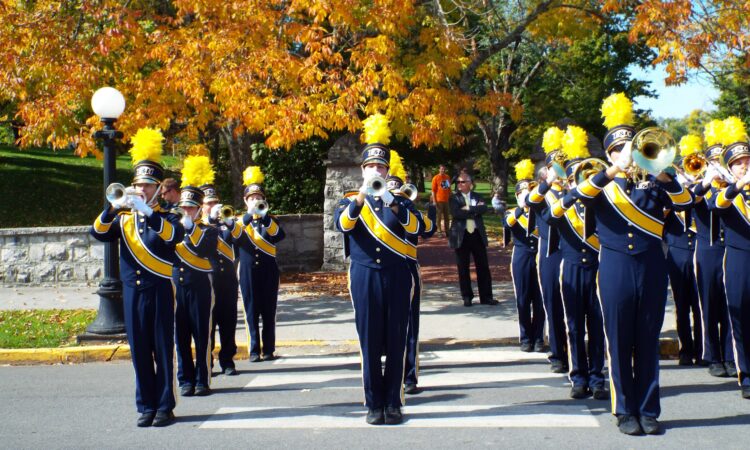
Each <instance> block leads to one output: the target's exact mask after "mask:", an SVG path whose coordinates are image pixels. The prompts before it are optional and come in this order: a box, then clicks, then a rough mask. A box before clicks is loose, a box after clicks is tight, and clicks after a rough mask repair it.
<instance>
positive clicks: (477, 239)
mask: <svg viewBox="0 0 750 450" xmlns="http://www.w3.org/2000/svg"><path fill="white" fill-rule="evenodd" d="M455 252H456V265H457V266H458V284H459V286H460V287H461V297H463V298H464V299H467V298H468V299H472V298H474V291H473V290H472V288H471V271H470V267H469V265H470V263H471V260H470V258H471V257H472V256H473V257H474V265H475V266H476V268H477V287H478V289H479V300H480V301H486V300H491V299H492V277H491V275H490V265H489V261H488V259H487V248H486V247H485V246H484V241H483V240H482V236H481V235H480V233H479V231H478V230H475V231H474V232H473V233H469V232H468V231H465V232H464V238H463V241H461V246H460V247H459V248H457V249H455Z"/></svg>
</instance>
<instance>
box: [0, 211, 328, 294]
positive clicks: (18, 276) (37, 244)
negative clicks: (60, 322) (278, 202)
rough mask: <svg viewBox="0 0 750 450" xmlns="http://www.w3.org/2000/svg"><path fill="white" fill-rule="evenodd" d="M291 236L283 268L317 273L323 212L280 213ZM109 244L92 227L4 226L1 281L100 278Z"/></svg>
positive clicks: (282, 247) (281, 257)
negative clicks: (96, 234)
mask: <svg viewBox="0 0 750 450" xmlns="http://www.w3.org/2000/svg"><path fill="white" fill-rule="evenodd" d="M279 222H280V224H281V226H282V227H283V229H284V232H285V233H286V238H285V239H284V240H283V241H281V242H280V243H279V245H278V253H277V260H278V262H279V266H280V268H281V270H282V271H287V272H313V271H316V270H319V269H320V267H321V265H322V263H323V242H324V238H323V216H322V215H321V214H287V215H282V216H279ZM103 261H104V245H102V244H101V243H100V242H99V241H97V240H95V239H94V238H93V237H91V236H90V235H89V227H88V226H74V227H45V228H5V229H0V285H2V286H16V285H52V284H55V285H63V284H71V285H72V284H89V285H94V284H96V283H98V282H99V280H100V279H101V277H102V275H103Z"/></svg>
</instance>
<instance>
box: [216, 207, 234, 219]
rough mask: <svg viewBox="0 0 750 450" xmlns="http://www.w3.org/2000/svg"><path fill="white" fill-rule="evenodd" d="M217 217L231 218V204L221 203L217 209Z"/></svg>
mask: <svg viewBox="0 0 750 450" xmlns="http://www.w3.org/2000/svg"><path fill="white" fill-rule="evenodd" d="M219 217H220V218H221V219H222V220H227V219H233V218H234V208H232V205H222V206H221V208H220V209H219Z"/></svg>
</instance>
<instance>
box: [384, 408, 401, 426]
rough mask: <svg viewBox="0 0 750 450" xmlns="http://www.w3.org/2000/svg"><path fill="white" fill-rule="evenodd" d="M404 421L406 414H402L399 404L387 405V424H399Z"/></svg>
mask: <svg viewBox="0 0 750 450" xmlns="http://www.w3.org/2000/svg"><path fill="white" fill-rule="evenodd" d="M403 421H404V415H403V414H401V408H400V407H398V406H386V407H385V424H386V425H398V424H399V423H401V422H403Z"/></svg>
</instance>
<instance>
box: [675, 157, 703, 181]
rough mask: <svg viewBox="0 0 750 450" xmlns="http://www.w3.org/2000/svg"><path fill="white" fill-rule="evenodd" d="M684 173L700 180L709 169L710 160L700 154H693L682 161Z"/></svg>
mask: <svg viewBox="0 0 750 450" xmlns="http://www.w3.org/2000/svg"><path fill="white" fill-rule="evenodd" d="M681 166H682V171H683V172H684V173H685V174H687V175H690V176H691V177H693V178H698V177H700V176H701V175H703V173H704V172H705V171H706V169H707V168H708V160H707V159H706V157H705V156H703V155H701V154H700V153H693V154H692V155H688V156H686V157H685V158H683V159H682V164H681Z"/></svg>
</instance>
